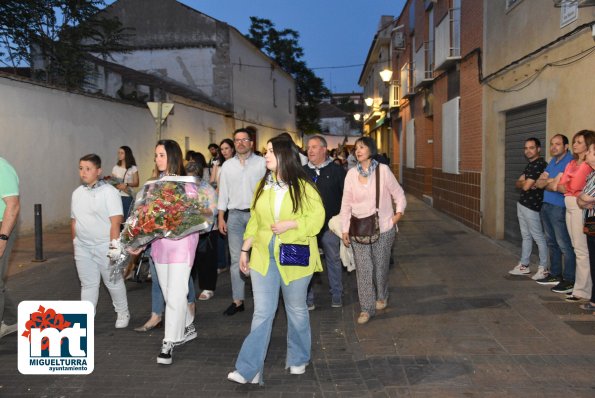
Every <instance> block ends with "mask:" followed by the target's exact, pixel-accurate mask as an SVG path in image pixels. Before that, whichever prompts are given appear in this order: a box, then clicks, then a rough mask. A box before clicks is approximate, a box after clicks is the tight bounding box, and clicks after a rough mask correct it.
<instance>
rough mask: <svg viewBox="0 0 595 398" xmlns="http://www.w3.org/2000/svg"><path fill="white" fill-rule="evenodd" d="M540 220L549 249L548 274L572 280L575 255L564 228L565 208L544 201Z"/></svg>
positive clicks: (566, 230) (566, 229)
mask: <svg viewBox="0 0 595 398" xmlns="http://www.w3.org/2000/svg"><path fill="white" fill-rule="evenodd" d="M541 221H542V222H543V230H544V232H545V240H546V241H547V246H548V248H549V249H550V274H552V275H553V276H562V278H563V279H564V280H565V281H569V282H574V273H575V269H576V256H575V254H574V248H573V247H572V242H571V241H570V235H568V228H566V208H565V207H560V206H556V205H552V204H550V203H544V204H543V206H542V207H541ZM562 255H564V274H562Z"/></svg>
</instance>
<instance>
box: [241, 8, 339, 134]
mask: <svg viewBox="0 0 595 398" xmlns="http://www.w3.org/2000/svg"><path fill="white" fill-rule="evenodd" d="M250 21H251V25H250V29H249V31H248V39H249V40H250V41H251V42H252V43H254V45H255V46H256V47H258V48H259V49H260V50H261V51H262V52H264V53H265V54H266V55H268V56H269V57H270V58H271V59H273V60H274V61H275V62H276V63H277V64H279V65H280V66H281V67H282V68H283V69H284V70H285V71H286V72H287V73H289V74H290V75H291V76H292V77H293V78H294V79H295V82H296V98H297V104H296V113H297V117H296V119H297V128H298V130H299V131H302V132H304V133H306V134H311V133H317V132H319V131H320V125H319V123H318V121H319V113H318V104H319V103H320V101H321V99H322V98H324V97H328V96H329V94H330V92H329V90H328V88H326V86H325V85H324V82H323V81H322V79H321V78H319V77H318V76H316V75H315V74H314V72H313V71H312V70H311V69H309V68H308V67H307V66H306V63H305V62H304V61H303V60H302V57H303V56H304V50H303V48H302V47H300V45H299V37H300V35H299V33H298V32H297V31H295V30H293V29H283V30H277V29H275V24H274V23H272V22H271V21H270V20H268V19H263V18H258V17H250Z"/></svg>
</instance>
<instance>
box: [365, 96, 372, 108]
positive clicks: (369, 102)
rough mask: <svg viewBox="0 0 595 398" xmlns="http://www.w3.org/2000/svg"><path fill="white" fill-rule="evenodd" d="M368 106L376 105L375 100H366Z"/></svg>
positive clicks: (370, 98)
mask: <svg viewBox="0 0 595 398" xmlns="http://www.w3.org/2000/svg"><path fill="white" fill-rule="evenodd" d="M364 102H365V103H366V105H367V106H372V105H373V104H374V98H372V97H368V98H366V99H365V100H364Z"/></svg>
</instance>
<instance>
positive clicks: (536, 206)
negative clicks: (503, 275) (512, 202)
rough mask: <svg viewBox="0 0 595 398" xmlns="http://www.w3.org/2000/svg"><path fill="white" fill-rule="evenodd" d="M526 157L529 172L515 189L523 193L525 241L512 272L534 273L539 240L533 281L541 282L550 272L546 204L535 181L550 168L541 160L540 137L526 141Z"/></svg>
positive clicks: (521, 209)
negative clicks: (543, 208) (544, 223)
mask: <svg viewBox="0 0 595 398" xmlns="http://www.w3.org/2000/svg"><path fill="white" fill-rule="evenodd" d="M525 157H526V158H527V160H529V164H527V167H525V171H523V174H521V176H520V177H519V179H518V180H517V181H516V183H515V187H516V188H517V189H520V190H521V196H520V198H519V201H518V202H517V205H516V207H517V217H518V218H519V226H520V228H521V236H522V238H523V243H522V246H521V260H520V261H519V263H518V265H517V266H516V267H514V268H513V269H512V270H510V271H508V273H509V274H512V275H527V274H530V273H531V270H530V269H529V260H530V258H531V250H532V248H533V241H535V243H536V244H537V248H538V249H539V267H538V269H537V272H536V273H535V275H533V279H535V280H537V279H542V278H544V277H545V275H546V274H547V269H548V267H547V256H548V248H547V243H546V241H545V235H544V233H543V227H542V225H541V218H540V215H539V212H540V211H541V206H542V204H543V189H539V188H537V186H535V182H536V181H537V180H538V179H539V176H540V175H541V173H543V171H544V170H545V168H546V167H547V162H546V161H545V160H544V159H543V158H542V157H541V142H539V140H538V139H537V138H535V137H531V138H528V139H526V140H525Z"/></svg>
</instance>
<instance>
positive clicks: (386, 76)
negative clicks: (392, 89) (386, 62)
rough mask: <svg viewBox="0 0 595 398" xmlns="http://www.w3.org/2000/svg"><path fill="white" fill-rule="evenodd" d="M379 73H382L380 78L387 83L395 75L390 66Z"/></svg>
mask: <svg viewBox="0 0 595 398" xmlns="http://www.w3.org/2000/svg"><path fill="white" fill-rule="evenodd" d="M379 74H380V78H381V79H382V81H383V82H385V83H388V82H390V79H392V77H393V71H392V70H390V69H388V68H386V69H383V70H381V71H380V72H379Z"/></svg>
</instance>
